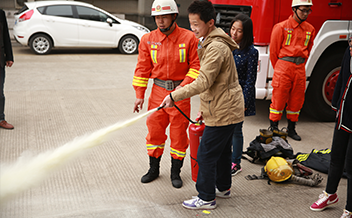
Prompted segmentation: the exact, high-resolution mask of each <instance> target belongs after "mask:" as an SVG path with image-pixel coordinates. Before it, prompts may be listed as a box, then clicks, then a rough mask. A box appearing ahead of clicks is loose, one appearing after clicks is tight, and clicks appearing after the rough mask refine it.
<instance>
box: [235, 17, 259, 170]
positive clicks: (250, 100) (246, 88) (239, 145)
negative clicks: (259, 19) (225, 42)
mask: <svg viewBox="0 0 352 218" xmlns="http://www.w3.org/2000/svg"><path fill="white" fill-rule="evenodd" d="M230 36H231V38H232V39H233V40H235V42H236V43H237V44H238V45H239V46H240V48H239V49H236V50H234V51H233V52H232V54H233V57H234V59H235V63H236V68H237V72H238V81H239V83H240V85H241V87H242V91H243V97H244V104H245V116H252V115H255V81H256V80H257V65H258V50H257V49H255V48H254V46H253V24H252V20H251V18H249V17H248V16H247V15H245V14H238V15H237V16H236V17H235V18H234V19H233V21H232V22H231V25H230ZM242 126H243V122H242V123H241V124H240V125H237V126H236V128H235V133H234V134H233V138H232V146H233V147H232V170H231V174H232V176H234V175H236V174H237V173H239V172H241V171H242V169H241V165H240V164H241V156H242V150H243V133H242Z"/></svg>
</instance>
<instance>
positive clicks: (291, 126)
mask: <svg viewBox="0 0 352 218" xmlns="http://www.w3.org/2000/svg"><path fill="white" fill-rule="evenodd" d="M287 121H288V125H287V133H288V136H289V137H291V138H292V139H293V140H296V141H301V137H300V136H299V135H297V132H296V122H292V121H291V120H287Z"/></svg>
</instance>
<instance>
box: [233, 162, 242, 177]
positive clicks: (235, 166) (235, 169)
mask: <svg viewBox="0 0 352 218" xmlns="http://www.w3.org/2000/svg"><path fill="white" fill-rule="evenodd" d="M241 171H242V168H241V165H240V164H235V163H232V167H231V175H232V176H235V175H237V174H238V173H240V172H241Z"/></svg>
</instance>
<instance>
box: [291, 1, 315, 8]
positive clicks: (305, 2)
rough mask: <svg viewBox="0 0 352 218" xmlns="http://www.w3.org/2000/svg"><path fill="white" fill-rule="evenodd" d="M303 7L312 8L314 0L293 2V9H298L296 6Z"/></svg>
mask: <svg viewBox="0 0 352 218" xmlns="http://www.w3.org/2000/svg"><path fill="white" fill-rule="evenodd" d="M301 5H306V6H312V5H313V2H312V0H292V6H291V7H296V6H301Z"/></svg>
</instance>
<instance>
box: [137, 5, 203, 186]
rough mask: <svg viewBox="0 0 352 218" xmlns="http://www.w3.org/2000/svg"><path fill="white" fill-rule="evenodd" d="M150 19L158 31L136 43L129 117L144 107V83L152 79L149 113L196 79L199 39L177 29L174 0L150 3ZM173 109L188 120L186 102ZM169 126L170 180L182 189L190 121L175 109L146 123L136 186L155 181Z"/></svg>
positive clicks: (169, 109) (154, 114)
mask: <svg viewBox="0 0 352 218" xmlns="http://www.w3.org/2000/svg"><path fill="white" fill-rule="evenodd" d="M151 15H152V17H153V18H154V21H155V23H156V25H157V27H158V28H157V29H156V30H154V31H151V32H150V33H147V34H145V35H144V36H143V37H142V39H141V42H140V44H139V56H138V63H137V66H136V69H135V73H134V77H133V83H132V85H133V87H134V89H135V92H136V98H137V99H136V101H135V103H134V109H133V112H137V113H138V112H139V111H140V110H141V109H142V108H143V104H144V94H145V91H146V89H147V85H148V80H149V79H153V82H154V84H153V88H152V91H151V94H150V97H149V100H148V110H150V109H154V108H156V107H158V106H159V105H160V104H161V102H162V101H163V99H164V97H165V96H166V95H168V94H170V93H171V92H172V91H174V90H176V89H178V88H181V87H183V86H184V85H186V84H189V83H191V82H193V81H194V80H195V79H196V78H197V77H198V74H199V71H198V70H199V67H200V66H199V58H198V54H197V46H198V39H197V38H196V37H195V36H194V34H193V33H192V32H191V31H189V30H186V29H183V28H180V27H179V26H178V25H177V24H176V22H175V21H176V18H177V16H178V8H177V5H176V3H175V1H174V0H155V1H154V2H153V4H152V10H151ZM177 105H178V107H179V108H180V109H181V110H182V111H183V112H184V113H185V114H186V115H187V116H188V117H189V116H190V99H189V98H188V99H185V100H183V101H181V102H179V103H178V104H177ZM169 124H170V139H171V145H170V154H171V181H172V185H173V186H174V187H175V188H181V187H182V180H181V177H180V172H181V167H182V165H183V160H184V157H185V155H186V149H187V148H188V143H189V140H188V136H187V131H186V130H187V127H188V124H189V122H188V120H187V119H186V118H185V117H184V116H183V115H182V114H181V113H180V112H179V111H177V109H176V108H167V109H161V110H158V111H157V112H155V113H152V114H151V115H150V116H148V118H147V127H148V134H147V137H146V144H147V151H148V155H149V166H150V168H149V170H148V172H147V174H145V175H144V176H143V177H142V179H141V182H142V183H148V182H151V181H153V180H155V179H156V178H157V177H158V176H159V166H160V159H161V156H162V154H163V152H164V146H165V141H166V139H167V135H166V134H165V131H166V128H167V126H168V125H169Z"/></svg>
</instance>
